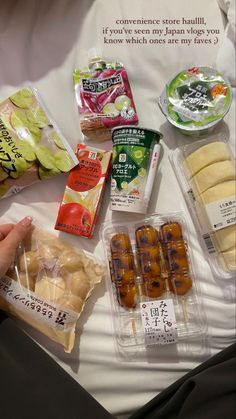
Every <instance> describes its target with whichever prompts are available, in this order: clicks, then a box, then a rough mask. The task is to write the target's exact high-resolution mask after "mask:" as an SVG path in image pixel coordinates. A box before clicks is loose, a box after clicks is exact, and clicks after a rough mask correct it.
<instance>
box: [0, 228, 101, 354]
mask: <svg viewBox="0 0 236 419" xmlns="http://www.w3.org/2000/svg"><path fill="white" fill-rule="evenodd" d="M103 275H104V266H103V265H102V264H101V263H100V262H97V261H96V260H95V258H94V257H93V256H92V255H88V254H85V252H84V251H82V250H80V249H76V248H74V247H72V246H70V245H69V244H68V243H66V242H63V241H61V240H59V239H58V238H57V237H56V236H54V235H52V234H50V233H48V232H47V231H44V230H41V229H40V228H34V230H33V232H32V233H31V234H30V235H29V236H28V237H27V238H26V239H25V241H24V242H23V243H22V244H21V245H20V246H19V248H18V250H17V255H16V259H15V262H14V264H13V266H12V267H11V268H10V269H9V271H8V272H7V274H6V276H4V277H2V278H0V308H1V309H3V310H5V311H7V312H8V313H11V314H13V315H14V316H16V317H18V318H20V319H22V320H24V321H25V322H26V323H28V324H30V325H31V326H33V327H35V328H36V329H37V330H39V331H40V332H42V333H44V334H45V335H46V336H48V337H49V338H50V339H52V340H53V341H55V342H57V343H59V344H60V345H62V346H63V347H64V349H65V351H66V352H71V350H72V348H73V346H74V339H75V326H76V322H77V320H78V318H79V316H80V314H81V312H82V310H83V309H84V306H85V303H86V300H87V299H88V297H89V296H90V294H91V292H92V291H93V288H94V286H95V285H96V284H97V283H99V282H100V281H101V279H102V276H103Z"/></svg>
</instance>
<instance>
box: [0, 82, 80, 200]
mask: <svg viewBox="0 0 236 419" xmlns="http://www.w3.org/2000/svg"><path fill="white" fill-rule="evenodd" d="M76 164H77V160H76V157H75V155H74V153H73V151H72V149H71V147H70V146H69V144H68V143H67V141H66V139H65V138H64V137H63V136H62V134H61V133H60V131H59V129H58V128H57V127H56V125H55V123H54V122H53V121H52V119H51V117H50V116H49V114H48V111H47V110H46V109H45V106H44V104H43V103H42V100H41V99H40V97H39V95H38V92H37V90H36V89H34V88H31V87H25V88H24V89H22V90H19V91H18V92H17V93H15V94H14V95H12V96H10V97H9V98H8V99H6V100H5V101H3V102H1V103H0V199H1V198H6V197H8V196H10V195H12V194H14V193H16V192H19V191H21V189H23V188H25V187H26V186H29V185H32V184H33V183H35V182H38V181H41V180H44V179H48V178H50V177H52V176H56V175H58V174H60V173H63V172H68V171H69V170H70V169H72V168H73V167H74V166H75V165H76Z"/></svg>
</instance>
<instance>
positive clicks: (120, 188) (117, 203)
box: [111, 125, 162, 213]
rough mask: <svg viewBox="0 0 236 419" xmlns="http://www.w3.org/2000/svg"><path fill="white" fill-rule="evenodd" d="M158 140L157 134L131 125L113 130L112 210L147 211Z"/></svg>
mask: <svg viewBox="0 0 236 419" xmlns="http://www.w3.org/2000/svg"><path fill="white" fill-rule="evenodd" d="M161 138H162V134H161V133H160V132H158V131H154V130H150V129H146V128H140V127H134V126H132V125H129V126H124V127H119V128H114V129H113V131H112V141H113V149H112V150H113V153H112V154H113V158H112V180H111V209H112V210H116V211H128V212H139V213H146V212H147V208H148V204H149V199H150V196H151V192H152V187H153V182H154V179H155V176H156V169H157V164H158V159H159V155H160V147H161V146H160V144H159V141H160V139H161Z"/></svg>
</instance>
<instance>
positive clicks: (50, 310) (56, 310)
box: [0, 277, 78, 331]
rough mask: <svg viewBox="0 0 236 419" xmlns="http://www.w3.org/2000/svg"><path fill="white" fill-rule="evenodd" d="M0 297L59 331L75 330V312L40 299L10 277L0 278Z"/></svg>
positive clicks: (76, 316)
mask: <svg viewBox="0 0 236 419" xmlns="http://www.w3.org/2000/svg"><path fill="white" fill-rule="evenodd" d="M0 296H1V297H2V298H3V299H4V300H5V301H7V302H8V303H9V304H11V306H13V307H14V308H15V309H16V310H19V311H23V312H24V313H26V314H28V315H29V317H31V318H33V319H35V320H36V321H39V322H41V323H46V324H47V325H48V326H50V327H52V328H54V329H57V330H63V331H68V330H71V329H73V328H74V327H75V324H76V321H77V319H78V314H77V313H75V312H74V311H72V310H68V309H65V308H63V307H62V306H59V305H57V304H55V303H52V302H50V301H48V300H45V299H42V298H40V297H39V296H37V295H36V294H35V293H34V292H32V291H29V290H27V289H26V288H24V287H22V286H21V285H20V284H19V283H18V282H17V281H14V280H12V279H10V278H8V277H3V278H0Z"/></svg>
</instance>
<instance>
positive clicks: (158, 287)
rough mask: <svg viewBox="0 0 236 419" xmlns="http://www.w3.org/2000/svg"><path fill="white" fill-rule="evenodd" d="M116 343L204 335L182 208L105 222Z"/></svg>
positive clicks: (149, 342)
mask: <svg viewBox="0 0 236 419" xmlns="http://www.w3.org/2000/svg"><path fill="white" fill-rule="evenodd" d="M102 238H103V244H104V248H105V253H106V259H107V263H108V269H109V275H108V279H107V285H108V289H109V294H110V298H111V304H112V312H113V313H112V314H113V323H114V329H115V337H116V343H117V344H118V346H119V347H122V348H123V349H124V350H125V348H129V347H133V348H135V347H136V348H140V347H143V348H144V349H145V347H146V346H148V345H153V344H157V345H165V344H169V343H175V342H178V341H179V340H181V339H186V338H191V337H197V336H200V335H202V336H203V335H204V334H205V330H206V322H205V316H204V312H203V310H202V307H201V301H200V296H199V291H198V286H197V277H196V273H195V266H194V261H193V258H192V254H191V249H190V247H189V238H188V229H187V225H186V222H185V220H184V218H183V215H182V213H173V214H169V215H157V214H153V215H151V216H149V217H146V218H144V219H143V220H141V221H139V222H135V223H132V224H128V223H119V224H115V223H110V224H107V223H106V225H104V229H103V233H102Z"/></svg>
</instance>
